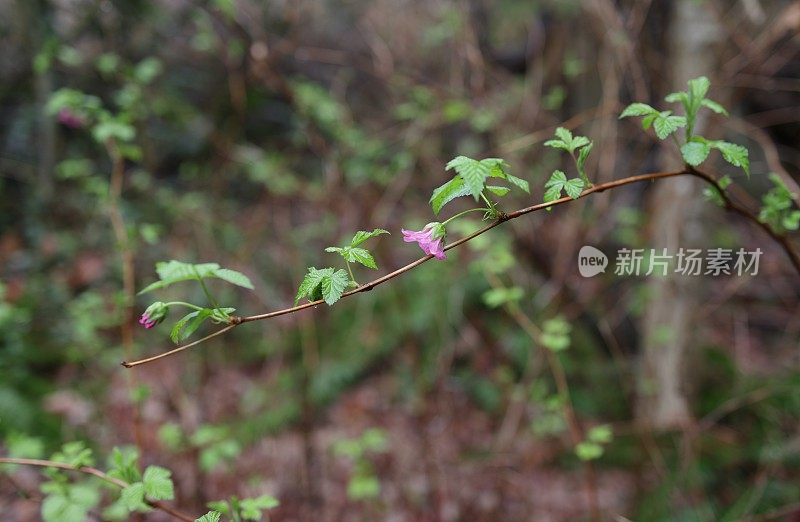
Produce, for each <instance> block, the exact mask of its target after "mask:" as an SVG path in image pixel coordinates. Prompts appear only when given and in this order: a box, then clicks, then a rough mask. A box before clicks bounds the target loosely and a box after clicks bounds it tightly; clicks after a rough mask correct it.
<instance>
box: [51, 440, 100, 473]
mask: <svg viewBox="0 0 800 522" xmlns="http://www.w3.org/2000/svg"><path fill="white" fill-rule="evenodd" d="M50 460H53V461H56V462H63V463H66V464H69V465H70V466H72V467H73V468H80V467H82V466H92V465H93V464H94V457H92V450H91V449H89V448H87V447H86V444H84V442H83V441H80V440H76V441H72V442H66V443H64V445H63V446H61V450H60V451H57V452H55V453H53V455H52V456H51V457H50Z"/></svg>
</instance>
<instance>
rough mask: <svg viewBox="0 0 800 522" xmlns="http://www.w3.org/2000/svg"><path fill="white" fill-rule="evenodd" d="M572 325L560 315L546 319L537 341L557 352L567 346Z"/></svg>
mask: <svg viewBox="0 0 800 522" xmlns="http://www.w3.org/2000/svg"><path fill="white" fill-rule="evenodd" d="M571 329H572V327H571V326H570V324H569V323H568V322H567V321H566V320H565V319H564V318H562V317H555V318H553V319H548V320H547V321H545V322H544V325H543V326H542V334H541V335H540V336H539V342H540V343H542V346H544V347H545V348H547V349H548V350H551V351H554V352H559V351H562V350H566V349H567V348H569V344H570V338H569V333H570V330H571Z"/></svg>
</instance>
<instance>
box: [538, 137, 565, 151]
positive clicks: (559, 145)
mask: <svg viewBox="0 0 800 522" xmlns="http://www.w3.org/2000/svg"><path fill="white" fill-rule="evenodd" d="M544 146H545V147H552V148H554V149H561V150H565V151H567V152H569V143H564V142H563V141H561V140H547V141H545V142H544Z"/></svg>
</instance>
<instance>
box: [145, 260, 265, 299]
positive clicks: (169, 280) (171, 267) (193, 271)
mask: <svg viewBox="0 0 800 522" xmlns="http://www.w3.org/2000/svg"><path fill="white" fill-rule="evenodd" d="M156 273H157V274H158V277H159V279H160V280H159V281H156V282H155V283H152V284H150V285H148V286H146V287H145V288H144V289H142V290H140V291H139V294H140V295H141V294H144V293H147V292H150V291H152V290H157V289H160V288H165V287H167V286H170V285H172V284H175V283H180V282H182V281H196V280H197V279H198V278H201V279H205V278H209V277H215V278H218V279H222V280H223V281H227V282H228V283H232V284H234V285H237V286H241V287H244V288H248V289H250V290H252V289H253V284H252V283H251V282H250V279H249V278H248V277H247V276H246V275H244V274H242V273H240V272H237V271H235V270H230V269H228V268H221V267H220V266H219V264H217V263H198V264H192V263H184V262H182V261H176V260H174V259H173V260H171V261H168V262H159V263H156Z"/></svg>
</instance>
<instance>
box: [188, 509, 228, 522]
mask: <svg viewBox="0 0 800 522" xmlns="http://www.w3.org/2000/svg"><path fill="white" fill-rule="evenodd" d="M221 516H222V515H220V513H219V512H218V511H209V512H208V513H206V514H205V515H203V516H202V517H200V518H196V519H195V520H194V522H219V517H221Z"/></svg>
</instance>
